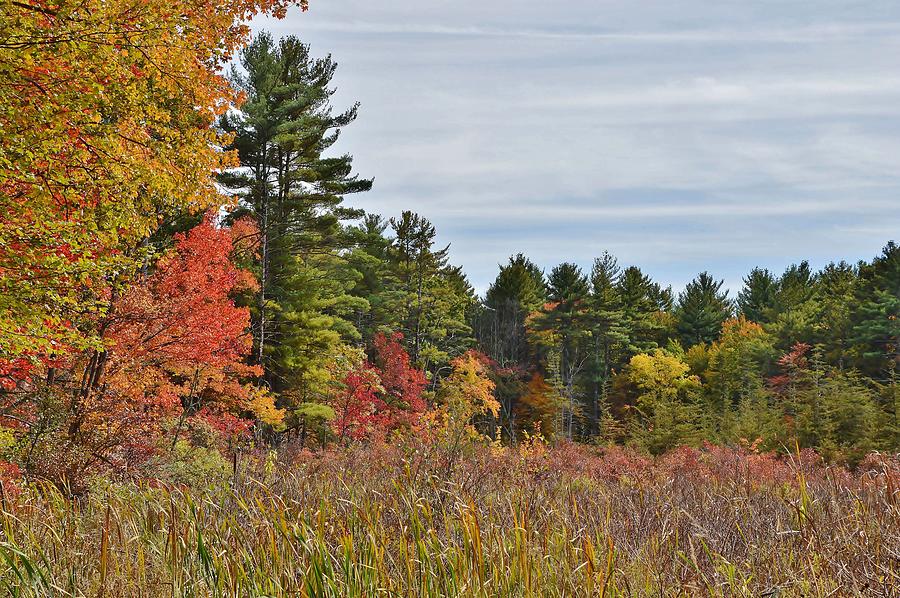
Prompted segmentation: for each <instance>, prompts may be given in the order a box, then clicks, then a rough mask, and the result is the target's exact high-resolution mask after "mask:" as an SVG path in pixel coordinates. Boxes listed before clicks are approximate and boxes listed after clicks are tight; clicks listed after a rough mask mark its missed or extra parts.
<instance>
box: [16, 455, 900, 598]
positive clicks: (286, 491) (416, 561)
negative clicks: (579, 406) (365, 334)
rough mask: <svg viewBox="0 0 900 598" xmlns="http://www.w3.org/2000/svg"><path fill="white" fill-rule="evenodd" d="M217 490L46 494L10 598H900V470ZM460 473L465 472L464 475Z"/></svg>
mask: <svg viewBox="0 0 900 598" xmlns="http://www.w3.org/2000/svg"><path fill="white" fill-rule="evenodd" d="M279 460H280V461H279V463H278V465H277V466H276V467H275V468H274V470H273V468H272V466H271V465H272V460H271V459H269V466H268V467H266V466H263V465H262V461H263V459H259V463H257V462H256V461H255V460H251V459H248V458H245V462H244V464H243V467H244V469H243V473H242V474H241V475H239V476H236V477H233V478H230V479H228V480H211V481H210V483H209V484H208V485H206V486H203V487H195V488H187V487H176V486H172V485H165V484H159V483H155V484H151V483H147V482H144V483H136V482H117V483H107V484H105V485H103V486H100V487H98V488H96V489H95V490H94V492H92V493H91V494H89V495H88V496H87V497H85V498H81V499H77V500H75V499H68V498H66V497H64V496H63V495H62V494H61V493H60V492H59V491H57V490H56V489H54V488H52V487H49V486H42V485H36V486H33V487H30V488H26V489H23V491H22V492H21V493H20V494H19V495H18V496H16V497H9V498H8V499H7V500H6V506H5V508H4V510H3V513H2V530H3V534H2V542H0V586H2V588H3V589H4V591H6V592H7V593H8V594H9V595H11V596H42V597H43V596H91V597H96V596H129V597H131V596H135V597H140V596H146V597H159V596H223V597H224V596H229V597H230V596H273V597H274V596H310V597H312V596H341V597H346V596H367V597H368V596H602V597H616V596H701V595H702V596H723V597H724V596H761V595H768V596H776V595H777V596H782V597H787V596H821V597H825V596H852V595H860V596H900V503H898V490H897V488H898V485H897V480H898V477H900V463H898V462H897V461H896V460H891V459H880V460H879V459H874V458H872V459H869V460H868V461H867V462H865V463H864V464H863V466H861V468H860V470H859V471H857V472H855V473H851V472H849V471H847V470H846V469H843V468H836V467H834V468H828V467H824V466H822V465H821V464H818V463H817V461H816V460H815V459H814V458H813V457H812V456H810V455H799V456H794V457H790V458H783V459H778V458H775V457H771V456H756V455H749V454H743V453H737V452H734V451H728V450H725V449H716V448H712V447H711V448H710V449H708V450H706V451H696V450H691V449H685V450H682V451H678V452H676V453H675V454H672V455H669V456H667V457H664V458H662V459H660V460H657V461H654V462H651V461H647V460H645V459H642V458H640V457H638V456H635V455H631V454H629V453H626V452H623V451H621V450H608V451H605V452H602V453H601V452H594V451H590V450H588V449H584V448H576V447H562V448H559V449H554V450H549V451H546V452H543V451H542V452H541V454H537V455H536V454H523V453H520V452H516V451H513V450H498V449H488V448H485V449H481V450H475V451H472V452H470V453H469V454H468V455H467V456H465V457H464V458H462V459H461V460H458V461H454V462H452V463H448V462H446V461H444V460H442V458H441V457H440V456H439V455H436V454H435V453H433V452H430V451H428V452H423V451H416V450H413V449H408V450H402V449H397V448H389V447H374V448H367V449H359V450H355V451H345V452H341V453H326V454H321V455H309V454H306V453H301V454H294V455H291V454H288V453H284V454H281V455H279ZM448 465H449V466H448Z"/></svg>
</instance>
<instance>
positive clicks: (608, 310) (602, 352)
mask: <svg viewBox="0 0 900 598" xmlns="http://www.w3.org/2000/svg"><path fill="white" fill-rule="evenodd" d="M620 276H621V270H620V269H619V264H618V262H617V261H616V258H614V257H613V256H611V255H610V254H608V253H604V254H603V256H602V257H599V258H597V259H595V260H594V266H593V268H592V269H591V294H590V297H589V298H588V306H587V310H588V313H587V319H588V326H589V328H590V331H591V345H592V346H591V351H592V358H591V363H590V365H589V375H590V379H591V387H592V388H591V392H592V397H591V411H590V433H591V434H592V435H597V434H599V433H600V425H601V421H602V420H603V419H604V418H608V417H609V412H608V411H609V409H608V402H609V401H608V396H609V388H610V379H611V374H612V369H613V367H615V366H616V365H618V364H619V363H620V359H621V358H622V354H623V352H624V350H625V348H626V347H627V346H628V341H629V334H628V333H629V330H628V323H627V321H626V318H625V312H624V310H623V309H622V302H621V298H620V297H619V292H618V286H617V285H618V282H619V277H620Z"/></svg>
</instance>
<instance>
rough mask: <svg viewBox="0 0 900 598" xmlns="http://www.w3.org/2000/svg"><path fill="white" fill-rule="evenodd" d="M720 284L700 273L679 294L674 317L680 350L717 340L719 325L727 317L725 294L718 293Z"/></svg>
mask: <svg viewBox="0 0 900 598" xmlns="http://www.w3.org/2000/svg"><path fill="white" fill-rule="evenodd" d="M724 282H725V281H723V280H720V281H718V282H717V281H716V280H715V279H714V278H713V277H712V276H710V275H709V273H708V272H702V273H700V275H698V276H697V278H695V279H694V280H692V281H691V282H689V283H688V285H687V286H686V287H685V289H684V291H682V292H681V294H679V296H678V305H677V307H676V308H675V316H676V318H677V319H678V325H677V326H678V336H679V340H680V341H681V343H682V345H683V346H684V347H692V346H693V345H696V344H698V343H705V344H708V343H711V342H713V341H714V340H716V339H717V338H718V337H719V334H720V332H721V330H722V324H723V323H724V322H725V320H727V319H728V318H729V317H730V316H731V301H729V299H728V291H725V292H722V291H721V289H722V285H723V284H724Z"/></svg>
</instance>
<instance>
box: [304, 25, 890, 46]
mask: <svg viewBox="0 0 900 598" xmlns="http://www.w3.org/2000/svg"><path fill="white" fill-rule="evenodd" d="M304 30H306V31H324V32H329V33H352V34H374V35H418V36H420V35H429V36H453V37H495V38H527V39H547V40H595V41H609V42H626V43H638V44H644V43H649V44H735V43H773V44H781V43H784V44H809V43H821V42H833V41H840V40H847V39H859V38H870V37H872V36H891V35H896V34H897V33H900V23H890V22H888V23H857V24H846V23H825V24H817V25H811V26H805V27H793V28H777V27H776V28H748V29H724V28H723V29H684V30H673V31H620V30H583V29H560V28H557V29H542V28H517V27H511V28H508V27H491V26H481V25H467V26H452V25H441V24H436V23H389V22H369V21H353V20H347V21H343V20H341V21H323V20H316V21H311V22H310V23H309V24H305V25H304Z"/></svg>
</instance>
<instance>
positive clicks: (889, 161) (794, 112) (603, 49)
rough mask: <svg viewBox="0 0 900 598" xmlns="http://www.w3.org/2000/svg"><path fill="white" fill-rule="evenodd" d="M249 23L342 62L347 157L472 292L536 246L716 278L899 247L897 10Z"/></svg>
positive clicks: (700, 10)
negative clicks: (427, 227)
mask: <svg viewBox="0 0 900 598" xmlns="http://www.w3.org/2000/svg"><path fill="white" fill-rule="evenodd" d="M310 5H311V6H310V10H309V12H306V13H301V12H300V11H299V10H293V11H291V12H290V13H289V15H288V17H287V18H286V19H284V20H282V21H273V20H258V21H257V22H255V24H254V27H255V28H256V29H267V30H270V31H272V32H273V33H274V34H275V35H276V36H280V35H285V34H289V33H290V34H295V35H298V36H299V37H300V38H301V39H303V40H304V41H306V42H308V43H310V44H311V45H312V50H313V52H314V53H316V54H327V53H331V54H332V55H333V57H334V58H335V60H336V61H337V62H338V64H339V68H338V74H337V76H336V78H335V83H336V85H337V87H338V89H339V91H338V93H337V94H336V96H335V104H336V106H337V107H339V108H343V107H345V106H347V105H349V104H351V103H352V102H353V101H357V100H358V101H359V102H361V104H362V108H361V111H360V116H359V119H358V120H357V122H356V123H354V124H353V125H352V126H350V127H349V128H348V129H347V130H346V131H344V134H343V136H342V139H341V141H340V144H339V146H340V147H339V149H340V150H341V151H342V152H343V151H346V152H349V153H351V154H353V156H354V157H355V164H356V167H357V169H358V171H359V173H360V174H362V175H364V176H374V177H375V188H374V190H373V191H372V192H371V193H368V194H366V195H365V196H360V197H355V198H353V200H352V203H353V204H354V205H357V206H359V207H363V208H365V209H366V210H368V211H372V212H379V213H382V214H385V215H388V216H390V215H396V214H399V212H400V211H401V210H403V209H412V210H415V211H417V212H419V213H421V214H422V215H424V216H426V217H427V218H429V219H431V220H432V221H433V222H434V223H435V225H436V226H437V228H438V233H439V237H440V240H441V241H442V242H443V243H451V244H452V249H451V253H452V260H453V261H454V263H458V264H462V265H463V266H464V267H465V269H466V271H467V272H468V273H469V276H470V278H471V280H472V282H473V284H474V285H475V286H476V288H477V289H478V290H479V291H484V289H486V287H487V285H488V284H489V283H490V281H491V280H493V278H494V276H495V275H496V272H497V264H499V263H500V262H504V261H506V258H507V257H508V256H509V255H510V254H511V253H516V252H519V251H522V252H524V253H526V254H527V255H528V256H529V257H531V258H532V259H533V260H534V261H535V262H537V263H538V264H539V265H541V266H542V267H545V268H547V269H548V270H549V269H550V268H551V267H552V266H553V265H555V264H557V263H559V262H561V261H574V262H576V263H578V264H580V265H582V266H584V267H585V268H588V267H589V266H590V263H591V261H592V259H593V258H594V257H595V256H597V255H599V254H600V253H602V251H603V250H608V251H610V252H611V253H613V254H614V255H616V256H617V257H618V258H619V261H620V262H621V263H622V264H624V265H628V264H637V265H640V266H641V267H642V268H643V269H644V270H645V271H646V272H648V273H650V274H651V275H652V276H653V277H654V278H656V279H658V280H660V281H661V282H664V283H666V284H672V285H673V286H674V287H675V288H676V289H679V288H680V287H682V286H683V285H684V283H686V282H687V281H689V280H690V279H691V278H692V277H693V276H694V275H695V274H696V273H697V272H698V271H700V270H704V269H708V270H710V271H711V272H712V273H713V274H715V275H716V276H718V277H720V278H724V279H725V280H726V284H727V285H728V286H729V287H730V288H731V289H733V292H736V291H737V290H738V289H739V287H740V284H741V277H742V276H743V275H744V274H745V273H746V272H747V271H748V270H749V269H750V268H751V267H753V266H754V265H761V266H765V267H768V268H771V269H774V270H778V271H780V270H782V269H783V268H784V267H786V266H787V265H788V264H790V263H791V262H794V261H799V260H801V259H809V260H810V261H811V262H812V263H813V265H814V266H817V267H818V266H821V265H824V264H825V263H827V262H829V261H832V260H840V259H847V260H848V261H855V260H857V259H860V258H867V259H868V258H870V257H872V256H874V255H875V254H877V253H878V252H879V251H880V248H881V247H882V246H883V245H884V244H885V242H886V241H887V240H889V239H891V238H894V239H900V2H897V1H896V0H883V1H875V0H873V1H866V0H855V1H848V0H840V1H837V0H815V1H802V2H801V1H792V0H777V1H776V0H717V1H716V2H708V1H701V0H678V1H675V0H639V1H635V0H556V1H550V2H547V1H542V2H537V1H535V0H516V1H512V0H454V1H452V2H451V1H449V0H392V1H391V2H372V1H371V0H310Z"/></svg>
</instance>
